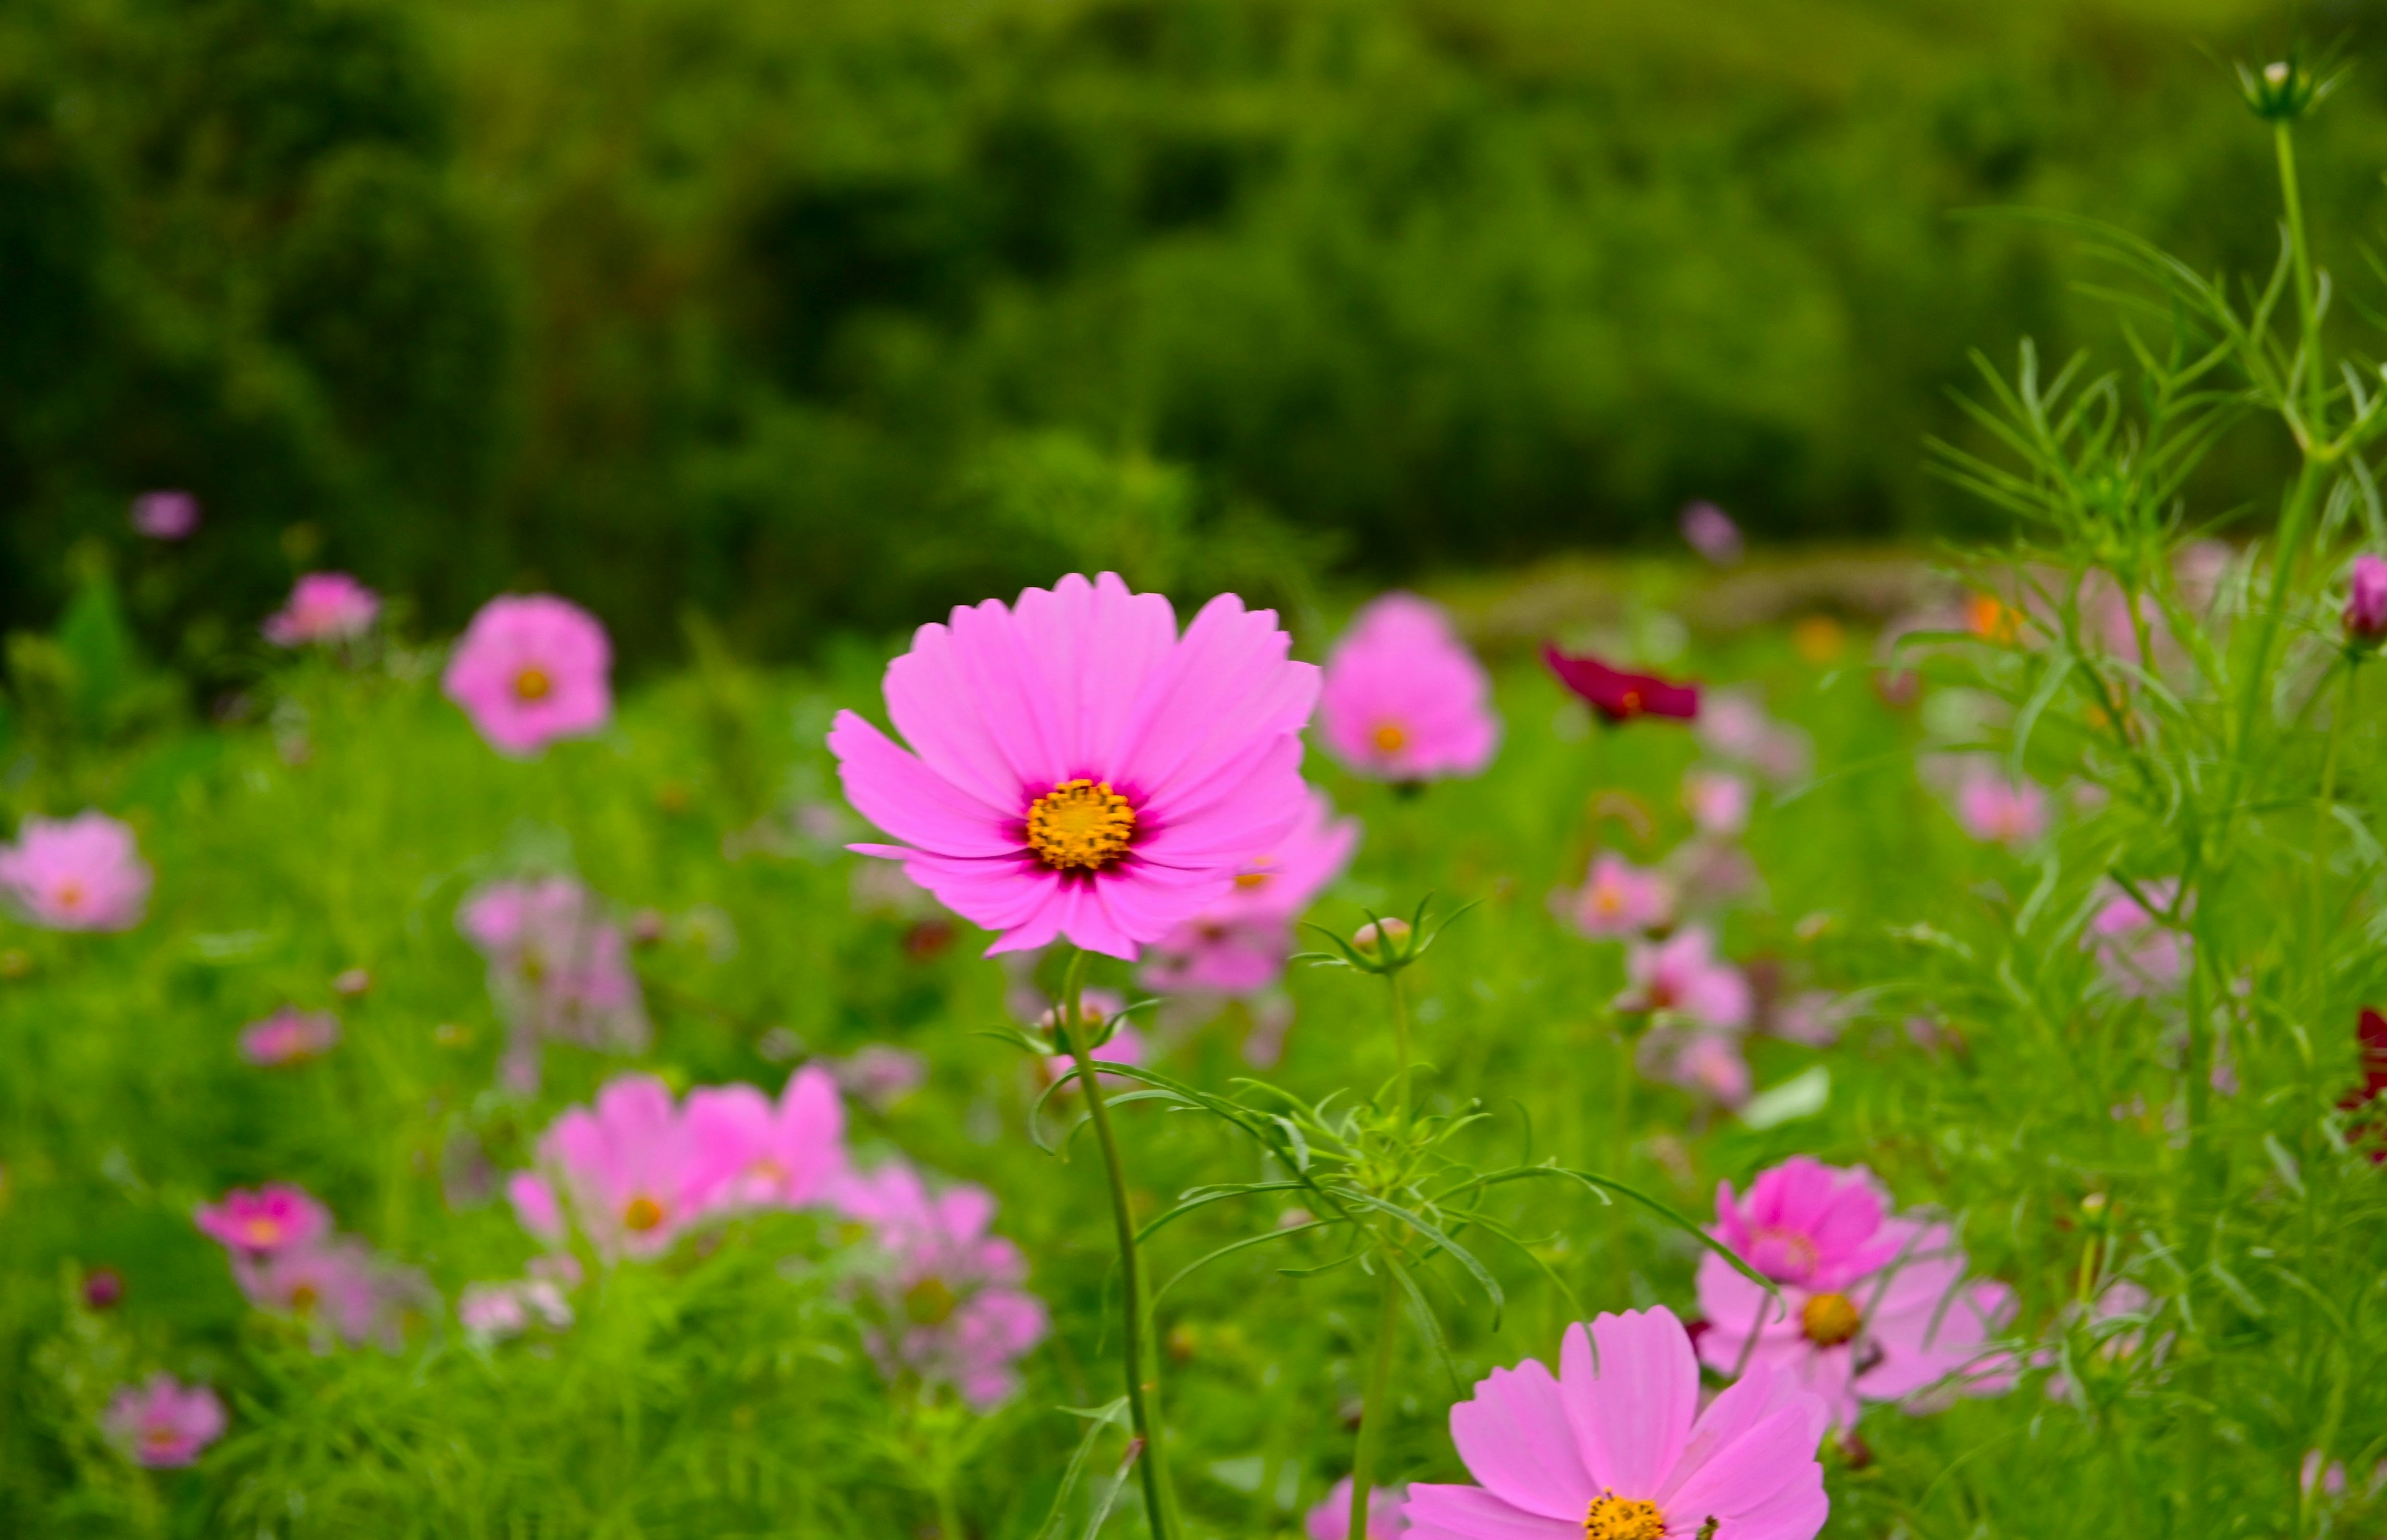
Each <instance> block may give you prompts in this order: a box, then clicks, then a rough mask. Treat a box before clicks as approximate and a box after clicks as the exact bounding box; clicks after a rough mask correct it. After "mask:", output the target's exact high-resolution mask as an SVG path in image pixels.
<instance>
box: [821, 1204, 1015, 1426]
mask: <svg viewBox="0 0 2387 1540" xmlns="http://www.w3.org/2000/svg"><path fill="white" fill-rule="evenodd" d="M837 1205H838V1206H839V1207H840V1209H841V1210H842V1211H843V1212H844V1213H845V1214H846V1215H847V1216H849V1217H850V1218H854V1219H856V1220H859V1221H861V1222H862V1223H864V1224H865V1225H868V1226H869V1227H870V1229H871V1231H872V1233H873V1236H874V1238H875V1239H876V1241H877V1243H878V1246H879V1247H880V1249H881V1250H882V1251H884V1253H885V1254H886V1257H887V1264H888V1265H887V1267H886V1268H885V1269H883V1270H882V1271H881V1272H880V1273H879V1274H878V1277H877V1278H876V1279H875V1280H874V1281H873V1282H874V1287H875V1294H876V1304H877V1306H878V1311H879V1313H880V1315H881V1316H882V1318H883V1319H884V1322H885V1325H884V1327H883V1329H882V1330H879V1331H877V1332H873V1334H872V1336H871V1338H870V1348H871V1351H872V1353H873V1354H874V1355H876V1356H877V1357H878V1362H879V1367H880V1368H881V1370H884V1371H885V1372H886V1373H887V1374H888V1375H889V1377H890V1378H893V1377H895V1376H898V1375H902V1374H906V1373H908V1374H914V1375H917V1376H919V1377H920V1378H921V1379H923V1380H926V1381H928V1382H932V1383H937V1384H944V1385H950V1386H952V1387H953V1388H954V1390H956V1391H958V1392H959V1393H960V1394H961V1396H962V1398H963V1399H964V1400H966V1401H967V1402H969V1403H970V1405H972V1406H974V1407H978V1408H979V1409H980V1410H986V1409H988V1408H991V1407H994V1406H996V1405H997V1404H999V1403H1001V1402H1002V1401H1004V1400H1005V1399H1007V1398H1009V1396H1010V1395H1012V1393H1013V1392H1014V1391H1016V1390H1017V1389H1018V1387H1019V1381H1018V1375H1017V1372H1016V1371H1015V1370H1014V1369H1013V1367H1012V1366H1013V1365H1014V1363H1015V1362H1016V1361H1017V1359H1018V1358H1019V1357H1020V1356H1021V1355H1023V1354H1025V1353H1027V1352H1028V1351H1029V1349H1030V1348H1032V1347H1034V1346H1035V1345H1036V1344H1038V1343H1040V1342H1042V1341H1043V1340H1044V1335H1045V1332H1046V1331H1047V1330H1048V1321H1047V1318H1046V1315H1045V1310H1044V1306H1043V1303H1042V1301H1041V1300H1039V1299H1037V1298H1036V1296H1035V1295H1033V1294H1029V1293H1028V1292H1027V1291H1026V1290H1024V1289H1022V1288H1021V1287H1020V1284H1021V1283H1022V1281H1025V1279H1026V1277H1027V1273H1028V1265H1027V1262H1026V1261H1025V1259H1023V1258H1022V1257H1021V1256H1020V1255H1019V1248H1018V1247H1017V1246H1015V1245H1013V1244H1012V1243H1010V1242H1009V1241H1006V1240H1004V1239H1003V1238H1002V1237H1001V1236H998V1235H991V1234H989V1233H988V1228H989V1227H990V1226H991V1224H992V1223H993V1221H994V1198H993V1196H992V1194H991V1193H988V1192H987V1191H986V1189H984V1188H982V1187H972V1186H968V1185H966V1184H965V1185H957V1186H954V1187H949V1188H947V1189H945V1190H944V1191H943V1192H942V1193H930V1192H929V1191H928V1186H927V1184H926V1183H924V1182H922V1181H921V1180H920V1177H919V1174H918V1173H917V1172H916V1171H914V1170H913V1169H912V1168H910V1167H908V1166H903V1165H900V1164H898V1165H889V1166H883V1167H881V1168H878V1170H876V1171H872V1172H869V1173H867V1174H865V1175H858V1176H854V1177H852V1178H849V1179H848V1180H846V1181H845V1182H844V1183H842V1184H841V1186H840V1190H839V1193H838V1196H837Z"/></svg>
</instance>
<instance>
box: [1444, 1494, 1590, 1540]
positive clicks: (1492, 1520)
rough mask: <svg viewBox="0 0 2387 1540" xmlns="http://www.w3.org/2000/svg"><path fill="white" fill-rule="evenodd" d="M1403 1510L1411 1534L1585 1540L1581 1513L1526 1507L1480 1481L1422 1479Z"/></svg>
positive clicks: (1456, 1539) (1459, 1539) (1461, 1539)
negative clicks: (1554, 1514) (1557, 1514)
mask: <svg viewBox="0 0 2387 1540" xmlns="http://www.w3.org/2000/svg"><path fill="white" fill-rule="evenodd" d="M1401 1516H1402V1517H1403V1518H1405V1519H1407V1520H1408V1525H1409V1529H1408V1540H1583V1520H1582V1519H1581V1518H1579V1517H1577V1518H1568V1519H1547V1518H1544V1517H1542V1516H1541V1515H1540V1514H1536V1513H1526V1512H1523V1511H1522V1510H1520V1509H1518V1508H1511V1507H1509V1505H1508V1504H1507V1503H1504V1502H1502V1501H1501V1500H1500V1499H1499V1498H1497V1497H1496V1496H1493V1495H1492V1494H1491V1493H1489V1492H1486V1491H1484V1489H1483V1488H1482V1487H1477V1486H1437V1485H1434V1484H1432V1483H1424V1482H1421V1483H1417V1484H1415V1485H1413V1486H1411V1487H1410V1488H1409V1496H1408V1502H1407V1503H1406V1504H1404V1505H1403V1506H1402V1508H1401Z"/></svg>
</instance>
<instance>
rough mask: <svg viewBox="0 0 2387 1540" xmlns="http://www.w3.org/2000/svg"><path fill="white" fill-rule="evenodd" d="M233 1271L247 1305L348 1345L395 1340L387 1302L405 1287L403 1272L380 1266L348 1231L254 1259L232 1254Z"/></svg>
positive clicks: (394, 1299) (393, 1301)
mask: <svg viewBox="0 0 2387 1540" xmlns="http://www.w3.org/2000/svg"><path fill="white" fill-rule="evenodd" d="M233 1274H234V1278H236V1279H237V1280H238V1281H239V1282H240V1287H241V1292H242V1293H243V1294H246V1295H247V1296H248V1300H249V1303H250V1304H252V1305H255V1306H258V1307H259V1309H263V1310H271V1311H272V1312H274V1313H276V1314H278V1315H284V1316H288V1317H291V1318H293V1319H297V1320H299V1321H301V1322H303V1323H305V1324H306V1325H308V1326H309V1327H310V1328H312V1329H313V1330H314V1331H315V1332H317V1333H318V1334H319V1335H320V1336H321V1337H322V1338H324V1339H326V1340H329V1339H336V1340H338V1341H340V1342H343V1343H346V1344H348V1345H349V1346H351V1347H355V1346H360V1345H362V1344H365V1343H367V1342H374V1341H378V1342H381V1343H384V1344H390V1345H394V1344H395V1343H396V1340H397V1330H398V1327H397V1321H396V1319H395V1316H394V1314H393V1307H394V1306H396V1305H397V1304H398V1303H399V1301H400V1300H401V1299H402V1298H403V1297H404V1295H405V1294H406V1293H407V1292H408V1290H407V1288H406V1286H405V1275H403V1274H400V1273H399V1272H398V1271H396V1270H395V1269H388V1268H386V1267H385V1265H384V1264H383V1263H382V1262H381V1260H380V1259H379V1258H377V1257H376V1256H373V1250H372V1248H370V1247H369V1246H367V1245H366V1244H365V1243H363V1242H362V1241H360V1240H357V1239H356V1238H355V1237H353V1236H347V1235H340V1236H334V1237H331V1238H329V1239H327V1240H323V1241H319V1242H316V1243H312V1244H309V1245H304V1246H297V1247H293V1248H291V1249H289V1250H286V1251H278V1252H274V1253H272V1255H270V1256H263V1257H260V1258H258V1259H257V1260H255V1261H247V1260H245V1259H242V1258H239V1257H235V1258H234V1263H233Z"/></svg>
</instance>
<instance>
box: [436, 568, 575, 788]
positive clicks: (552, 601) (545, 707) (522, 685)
mask: <svg viewBox="0 0 2387 1540" xmlns="http://www.w3.org/2000/svg"><path fill="white" fill-rule="evenodd" d="M612 673H613V644H612V643H610V642H609V641H607V640H606V638H605V627H604V626H603V625H601V624H600V623H599V621H598V619H597V617H596V616H594V615H592V614H590V613H589V612H587V611H586V610H584V609H582V608H580V606H578V605H577V604H575V603H573V602H571V601H570V600H562V599H557V598H555V597H554V596H553V595H551V594H529V595H522V596H516V595H505V596H501V597H499V598H497V599H493V600H489V602H487V603H486V604H484V605H483V606H481V612H480V613H479V614H476V615H474V617H473V624H472V625H468V626H466V627H465V628H464V635H463V637H462V639H461V640H460V641H458V642H457V644H456V651H455V653H454V655H453V656H451V657H450V658H449V659H448V672H447V675H445V676H444V677H443V678H442V679H441V680H440V688H442V689H444V690H446V691H447V694H448V699H449V700H450V701H455V702H456V703H457V704H458V705H460V706H461V707H463V708H464V714H466V715H467V716H470V717H471V718H472V719H473V726H475V727H477V728H479V729H480V732H481V736H482V737H483V738H486V739H488V740H489V744H490V746H491V747H492V748H494V749H496V750H497V751H499V752H500V753H506V754H514V755H529V754H535V753H537V752H538V751H540V750H541V749H544V748H546V747H547V745H548V744H549V742H551V741H552V740H554V739H556V738H575V737H578V736H580V735H582V734H585V733H593V732H595V731H597V730H598V729H599V728H600V727H602V726H605V724H606V723H607V722H608V721H610V720H612V718H613V681H612Z"/></svg>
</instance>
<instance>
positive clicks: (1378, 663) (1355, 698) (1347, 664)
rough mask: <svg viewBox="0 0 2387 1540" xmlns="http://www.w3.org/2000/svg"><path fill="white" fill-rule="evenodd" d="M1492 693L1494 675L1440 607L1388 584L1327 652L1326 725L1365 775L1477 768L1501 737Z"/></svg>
mask: <svg viewBox="0 0 2387 1540" xmlns="http://www.w3.org/2000/svg"><path fill="white" fill-rule="evenodd" d="M1491 701H1492V677H1491V675H1488V674H1486V673H1484V665H1483V664H1482V663H1477V662H1476V661H1475V654H1473V653H1472V652H1470V651H1469V650H1467V647H1466V644H1465V643H1463V642H1461V641H1460V640H1459V636H1458V633H1457V632H1455V631H1453V630H1452V629H1451V626H1450V618H1449V617H1448V616H1447V615H1446V614H1445V613H1444V612H1443V610H1442V607H1441V606H1440V605H1438V604H1434V603H1432V602H1430V601H1428V600H1422V599H1420V598H1418V597H1417V595H1415V594H1405V593H1390V594H1386V595H1384V596H1383V598H1382V599H1379V600H1376V601H1375V602H1374V603H1372V604H1370V605H1369V606H1368V607H1367V608H1366V609H1364V610H1362V611H1360V612H1359V613H1358V615H1357V616H1356V617H1354V618H1353V620H1352V622H1351V628H1350V629H1349V630H1348V631H1345V633H1343V636H1342V637H1341V639H1340V640H1338V641H1336V642H1335V644H1334V650H1333V651H1332V653H1330V654H1329V655H1328V657H1327V660H1326V688H1325V692H1324V695H1323V696H1322V698H1321V701H1320V713H1319V722H1318V726H1319V730H1320V733H1321V734H1322V735H1323V736H1324V738H1325V739H1326V747H1327V748H1328V749H1330V750H1332V751H1333V754H1334V757H1335V758H1336V759H1339V760H1341V761H1342V762H1343V763H1344V764H1345V765H1347V766H1349V767H1350V768H1351V769H1352V770H1354V771H1356V772H1358V774H1360V775H1362V776H1374V777H1375V778H1376V779H1378V780H1387V781H1402V782H1416V781H1430V780H1441V779H1444V778H1446V777H1448V776H1474V775H1480V774H1482V772H1483V770H1484V766H1485V765H1487V764H1491V763H1492V753H1493V751H1494V750H1495V749H1497V747H1498V746H1499V742H1500V719H1499V718H1498V717H1497V716H1495V715H1494V714H1493V713H1492V704H1491Z"/></svg>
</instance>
